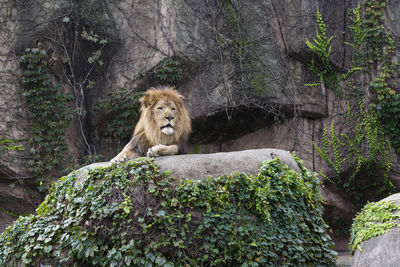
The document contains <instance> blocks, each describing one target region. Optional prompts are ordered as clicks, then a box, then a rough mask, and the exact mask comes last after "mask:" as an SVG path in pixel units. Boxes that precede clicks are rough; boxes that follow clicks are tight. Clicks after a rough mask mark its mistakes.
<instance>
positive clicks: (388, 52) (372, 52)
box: [364, 0, 400, 154]
mask: <svg viewBox="0 0 400 267" xmlns="http://www.w3.org/2000/svg"><path fill="white" fill-rule="evenodd" d="M364 5H365V20H364V31H365V36H366V37H365V52H364V53H365V60H366V61H367V63H368V64H369V66H370V68H373V67H375V68H376V69H377V70H378V72H377V75H375V77H374V79H373V80H372V81H371V83H370V88H371V89H372V91H373V92H376V94H377V97H376V104H377V106H376V110H377V114H378V117H379V119H380V120H381V121H382V122H383V126H384V130H385V132H386V133H388V134H389V136H390V137H391V140H392V145H393V147H394V148H395V150H396V152H397V153H398V154H399V153H400V93H399V91H398V89H397V88H394V87H392V86H391V85H389V84H390V81H391V79H393V78H394V77H396V76H398V74H399V63H398V62H397V61H395V60H392V59H393V58H394V57H395V48H396V44H395V41H394V38H393V36H392V34H391V33H390V32H389V31H388V30H386V29H385V25H384V18H385V17H384V8H385V7H386V1H382V0H368V1H365V3H364Z"/></svg>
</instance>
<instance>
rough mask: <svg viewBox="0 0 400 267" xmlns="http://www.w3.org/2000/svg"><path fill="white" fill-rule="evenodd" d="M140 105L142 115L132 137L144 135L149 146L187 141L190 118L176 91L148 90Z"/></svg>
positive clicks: (181, 98)
mask: <svg viewBox="0 0 400 267" xmlns="http://www.w3.org/2000/svg"><path fill="white" fill-rule="evenodd" d="M140 103H141V104H142V105H141V111H142V114H141V115H140V119H139V121H138V123H137V125H136V127H135V132H134V135H140V134H141V133H144V135H145V136H146V138H147V141H148V144H149V145H151V146H154V145H158V144H163V145H171V144H176V143H178V142H180V140H183V139H185V140H187V137H188V135H189V133H190V131H191V126H190V117H189V114H188V112H187V110H186V108H185V106H184V105H183V96H182V95H181V94H179V92H178V91H176V90H174V89H173V88H164V89H149V90H147V91H146V93H145V94H144V95H143V97H142V98H141V99H140Z"/></svg>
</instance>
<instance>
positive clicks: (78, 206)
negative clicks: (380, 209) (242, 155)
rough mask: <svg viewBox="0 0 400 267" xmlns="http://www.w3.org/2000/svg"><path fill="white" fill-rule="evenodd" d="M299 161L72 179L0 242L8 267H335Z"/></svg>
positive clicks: (144, 169)
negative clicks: (216, 172) (184, 176)
mask: <svg viewBox="0 0 400 267" xmlns="http://www.w3.org/2000/svg"><path fill="white" fill-rule="evenodd" d="M296 160H297V162H298V164H299V166H300V169H301V172H300V173H297V172H295V171H293V170H291V169H289V168H288V167H287V166H286V165H284V164H282V163H281V162H280V161H279V159H274V160H271V161H267V162H264V163H262V164H261V167H260V170H259V174H258V175H256V176H247V175H245V174H243V173H239V174H235V175H233V176H220V177H217V178H208V179H205V180H202V181H196V180H183V181H181V183H177V182H178V181H176V180H175V179H174V178H172V177H171V176H170V175H169V174H168V173H160V171H159V169H158V167H157V166H156V165H155V164H154V162H153V160H151V159H148V158H139V159H137V160H135V161H132V162H128V163H126V164H122V165H112V166H110V167H106V168H98V169H94V170H91V171H89V174H88V176H87V177H86V179H85V181H83V182H82V184H80V185H76V184H75V183H76V177H77V175H78V174H77V173H72V174H70V175H68V176H65V177H63V178H61V179H60V180H59V181H58V182H57V183H56V184H55V185H54V186H53V187H52V189H51V190H50V193H49V194H48V195H47V196H46V199H45V201H44V202H43V203H42V204H41V205H40V206H39V208H38V209H37V214H36V215H31V216H27V217H21V218H19V219H18V220H17V221H16V223H15V224H14V225H12V226H10V227H9V228H7V229H6V231H5V232H4V233H3V234H2V235H1V236H0V265H7V266H8V265H16V264H20V263H23V264H25V265H27V266H36V265H51V266H66V265H74V264H77V265H85V266H306V265H322V266H334V252H333V251H332V250H331V249H330V246H331V245H332V242H331V241H330V238H329V236H328V235H327V234H326V229H327V226H326V224H325V223H324V221H323V219H322V196H321V194H320V191H319V185H320V182H319V180H318V178H317V177H316V175H315V174H314V173H312V172H310V171H309V170H307V169H306V168H305V167H304V165H303V164H302V162H301V161H300V160H299V159H298V158H297V159H296Z"/></svg>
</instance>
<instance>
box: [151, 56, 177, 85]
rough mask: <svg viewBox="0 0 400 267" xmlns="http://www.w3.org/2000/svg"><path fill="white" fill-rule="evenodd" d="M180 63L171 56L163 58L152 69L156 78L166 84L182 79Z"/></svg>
mask: <svg viewBox="0 0 400 267" xmlns="http://www.w3.org/2000/svg"><path fill="white" fill-rule="evenodd" d="M179 66H180V63H179V62H178V61H176V60H173V59H172V58H164V59H163V60H161V61H160V63H159V64H158V65H157V67H156V68H155V69H154V74H155V76H156V78H157V79H159V80H160V81H161V82H165V83H167V84H173V83H175V82H177V81H179V80H180V79H182V71H183V70H182V68H181V67H179Z"/></svg>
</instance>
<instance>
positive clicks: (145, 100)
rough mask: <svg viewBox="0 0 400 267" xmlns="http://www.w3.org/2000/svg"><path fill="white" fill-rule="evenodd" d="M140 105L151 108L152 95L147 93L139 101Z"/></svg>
mask: <svg viewBox="0 0 400 267" xmlns="http://www.w3.org/2000/svg"><path fill="white" fill-rule="evenodd" d="M139 102H140V104H142V106H144V107H146V108H147V107H148V106H150V93H149V92H146V93H145V94H144V95H143V96H142V97H141V98H140V99H139Z"/></svg>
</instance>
